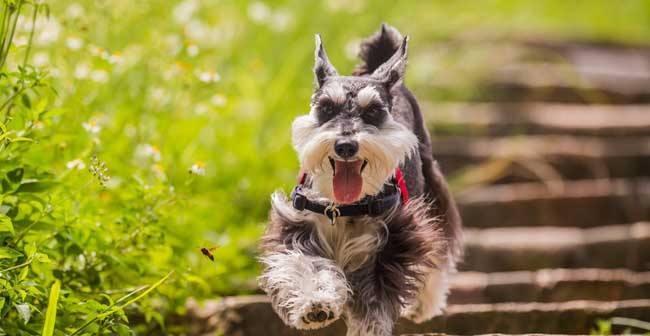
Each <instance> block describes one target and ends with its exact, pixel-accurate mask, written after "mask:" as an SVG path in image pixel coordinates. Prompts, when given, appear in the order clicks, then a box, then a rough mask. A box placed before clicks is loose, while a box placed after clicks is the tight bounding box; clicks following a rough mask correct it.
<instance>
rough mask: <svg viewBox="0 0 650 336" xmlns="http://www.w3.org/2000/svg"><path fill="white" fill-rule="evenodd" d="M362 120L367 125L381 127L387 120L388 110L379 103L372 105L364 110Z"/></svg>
mask: <svg viewBox="0 0 650 336" xmlns="http://www.w3.org/2000/svg"><path fill="white" fill-rule="evenodd" d="M361 119H362V120H363V122H364V123H366V124H370V125H375V126H379V125H381V123H383V122H384V120H385V119H386V109H384V106H382V105H381V104H379V103H372V104H370V105H368V106H366V107H365V108H363V110H362V112H361Z"/></svg>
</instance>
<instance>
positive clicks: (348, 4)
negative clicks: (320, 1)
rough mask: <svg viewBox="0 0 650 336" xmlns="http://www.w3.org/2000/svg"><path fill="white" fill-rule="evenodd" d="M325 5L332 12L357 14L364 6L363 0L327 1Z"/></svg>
mask: <svg viewBox="0 0 650 336" xmlns="http://www.w3.org/2000/svg"><path fill="white" fill-rule="evenodd" d="M325 4H326V6H327V8H328V9H329V10H330V11H332V12H338V11H346V12H348V13H358V12H359V11H361V10H362V9H363V8H364V7H365V5H366V3H365V1H364V0H355V1H350V0H327V1H326V2H325Z"/></svg>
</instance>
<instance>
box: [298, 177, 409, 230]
mask: <svg viewBox="0 0 650 336" xmlns="http://www.w3.org/2000/svg"><path fill="white" fill-rule="evenodd" d="M401 199H402V197H401V193H400V189H399V188H398V187H397V186H395V184H386V185H385V187H384V190H383V191H382V192H381V193H379V194H378V195H375V196H366V197H364V198H363V199H362V200H360V201H358V202H356V203H352V204H345V205H337V204H335V203H331V204H322V203H319V202H316V201H312V200H310V199H309V198H307V196H305V194H304V193H303V185H302V184H299V185H297V186H296V187H295V188H294V189H293V192H292V193H291V201H292V203H293V207H294V208H295V209H296V210H299V211H302V210H309V211H311V212H315V213H317V214H321V215H325V216H327V218H329V219H330V220H331V221H332V224H334V222H335V221H336V218H338V217H353V216H371V217H377V216H379V215H381V214H383V213H385V212H387V211H388V210H390V209H392V208H393V207H395V206H397V205H398V204H400V201H401Z"/></svg>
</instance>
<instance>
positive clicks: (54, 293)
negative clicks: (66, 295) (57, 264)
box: [41, 280, 61, 336]
mask: <svg viewBox="0 0 650 336" xmlns="http://www.w3.org/2000/svg"><path fill="white" fill-rule="evenodd" d="M60 289H61V283H60V282H59V280H55V281H54V284H52V289H50V299H49V302H48V303H47V311H46V312H45V323H44V324H43V332H42V333H41V335H42V336H52V335H54V323H55V322H56V304H57V302H58V301H59V290H60Z"/></svg>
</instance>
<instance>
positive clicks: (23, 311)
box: [14, 303, 32, 324]
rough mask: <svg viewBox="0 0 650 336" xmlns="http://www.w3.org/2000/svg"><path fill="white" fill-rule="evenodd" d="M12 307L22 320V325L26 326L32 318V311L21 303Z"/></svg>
mask: <svg viewBox="0 0 650 336" xmlns="http://www.w3.org/2000/svg"><path fill="white" fill-rule="evenodd" d="M14 307H16V311H17V312H18V316H20V318H21V319H23V323H24V324H27V322H29V319H30V318H31V317H32V310H31V309H30V308H29V306H28V305H27V304H26V303H21V304H17V305H14Z"/></svg>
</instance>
